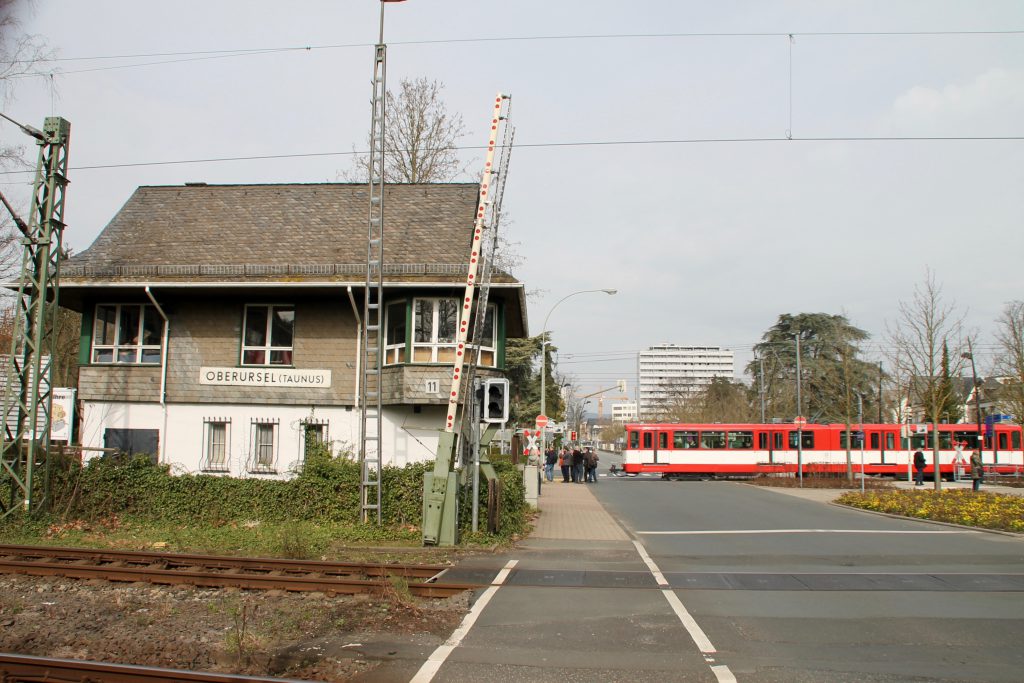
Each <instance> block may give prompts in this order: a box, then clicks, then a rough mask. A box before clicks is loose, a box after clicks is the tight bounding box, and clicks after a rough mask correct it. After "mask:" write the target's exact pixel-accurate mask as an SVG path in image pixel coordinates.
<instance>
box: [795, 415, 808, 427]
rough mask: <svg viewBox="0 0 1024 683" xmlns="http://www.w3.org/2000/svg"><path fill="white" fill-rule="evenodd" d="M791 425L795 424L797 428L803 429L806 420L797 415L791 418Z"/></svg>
mask: <svg viewBox="0 0 1024 683" xmlns="http://www.w3.org/2000/svg"><path fill="white" fill-rule="evenodd" d="M793 424H795V425H796V426H797V427H803V426H804V425H805V424H807V418H806V417H803V416H802V415H797V416H796V417H794V418H793Z"/></svg>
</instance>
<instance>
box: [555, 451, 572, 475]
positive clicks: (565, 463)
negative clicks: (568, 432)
mask: <svg viewBox="0 0 1024 683" xmlns="http://www.w3.org/2000/svg"><path fill="white" fill-rule="evenodd" d="M558 464H559V466H561V468H562V481H563V482H564V483H566V484H568V483H569V482H570V481H572V480H571V479H569V469H570V468H571V467H572V458H571V457H570V455H569V449H568V448H563V449H562V452H561V453H560V454H559V456H558Z"/></svg>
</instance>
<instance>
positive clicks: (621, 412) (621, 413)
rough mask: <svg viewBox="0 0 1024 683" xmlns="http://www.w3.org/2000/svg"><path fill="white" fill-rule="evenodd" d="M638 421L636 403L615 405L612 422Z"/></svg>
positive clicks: (613, 406)
mask: <svg viewBox="0 0 1024 683" xmlns="http://www.w3.org/2000/svg"><path fill="white" fill-rule="evenodd" d="M634 420H636V403H635V402H633V401H630V402H629V403H613V404H612V422H632V421H634Z"/></svg>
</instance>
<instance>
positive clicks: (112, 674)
mask: <svg viewBox="0 0 1024 683" xmlns="http://www.w3.org/2000/svg"><path fill="white" fill-rule="evenodd" d="M0 681H4V683H40V682H41V681H46V682H47V683H139V682H141V683H164V682H167V683H173V682H177V683H181V682H183V681H185V682H187V681H195V682H196V683H288V682H289V681H291V682H292V683H298V682H297V681H295V679H285V678H268V677H264V676H239V675H235V674H218V673H208V672H202V671H184V670H180V669H158V668H155V667H150V666H133V665H130V664H108V663H105V662H87V661H81V660H76V659H55V658H51V657H33V656H30V655H17V654H9V653H5V652H0Z"/></svg>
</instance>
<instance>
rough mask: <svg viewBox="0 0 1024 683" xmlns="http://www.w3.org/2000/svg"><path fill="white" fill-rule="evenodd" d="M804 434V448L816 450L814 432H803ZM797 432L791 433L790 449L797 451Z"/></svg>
mask: <svg viewBox="0 0 1024 683" xmlns="http://www.w3.org/2000/svg"><path fill="white" fill-rule="evenodd" d="M801 434H803V447H804V448H814V432H801ZM796 435H797V433H796V432H790V433H789V447H790V448H792V449H796V447H797V445H796Z"/></svg>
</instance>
